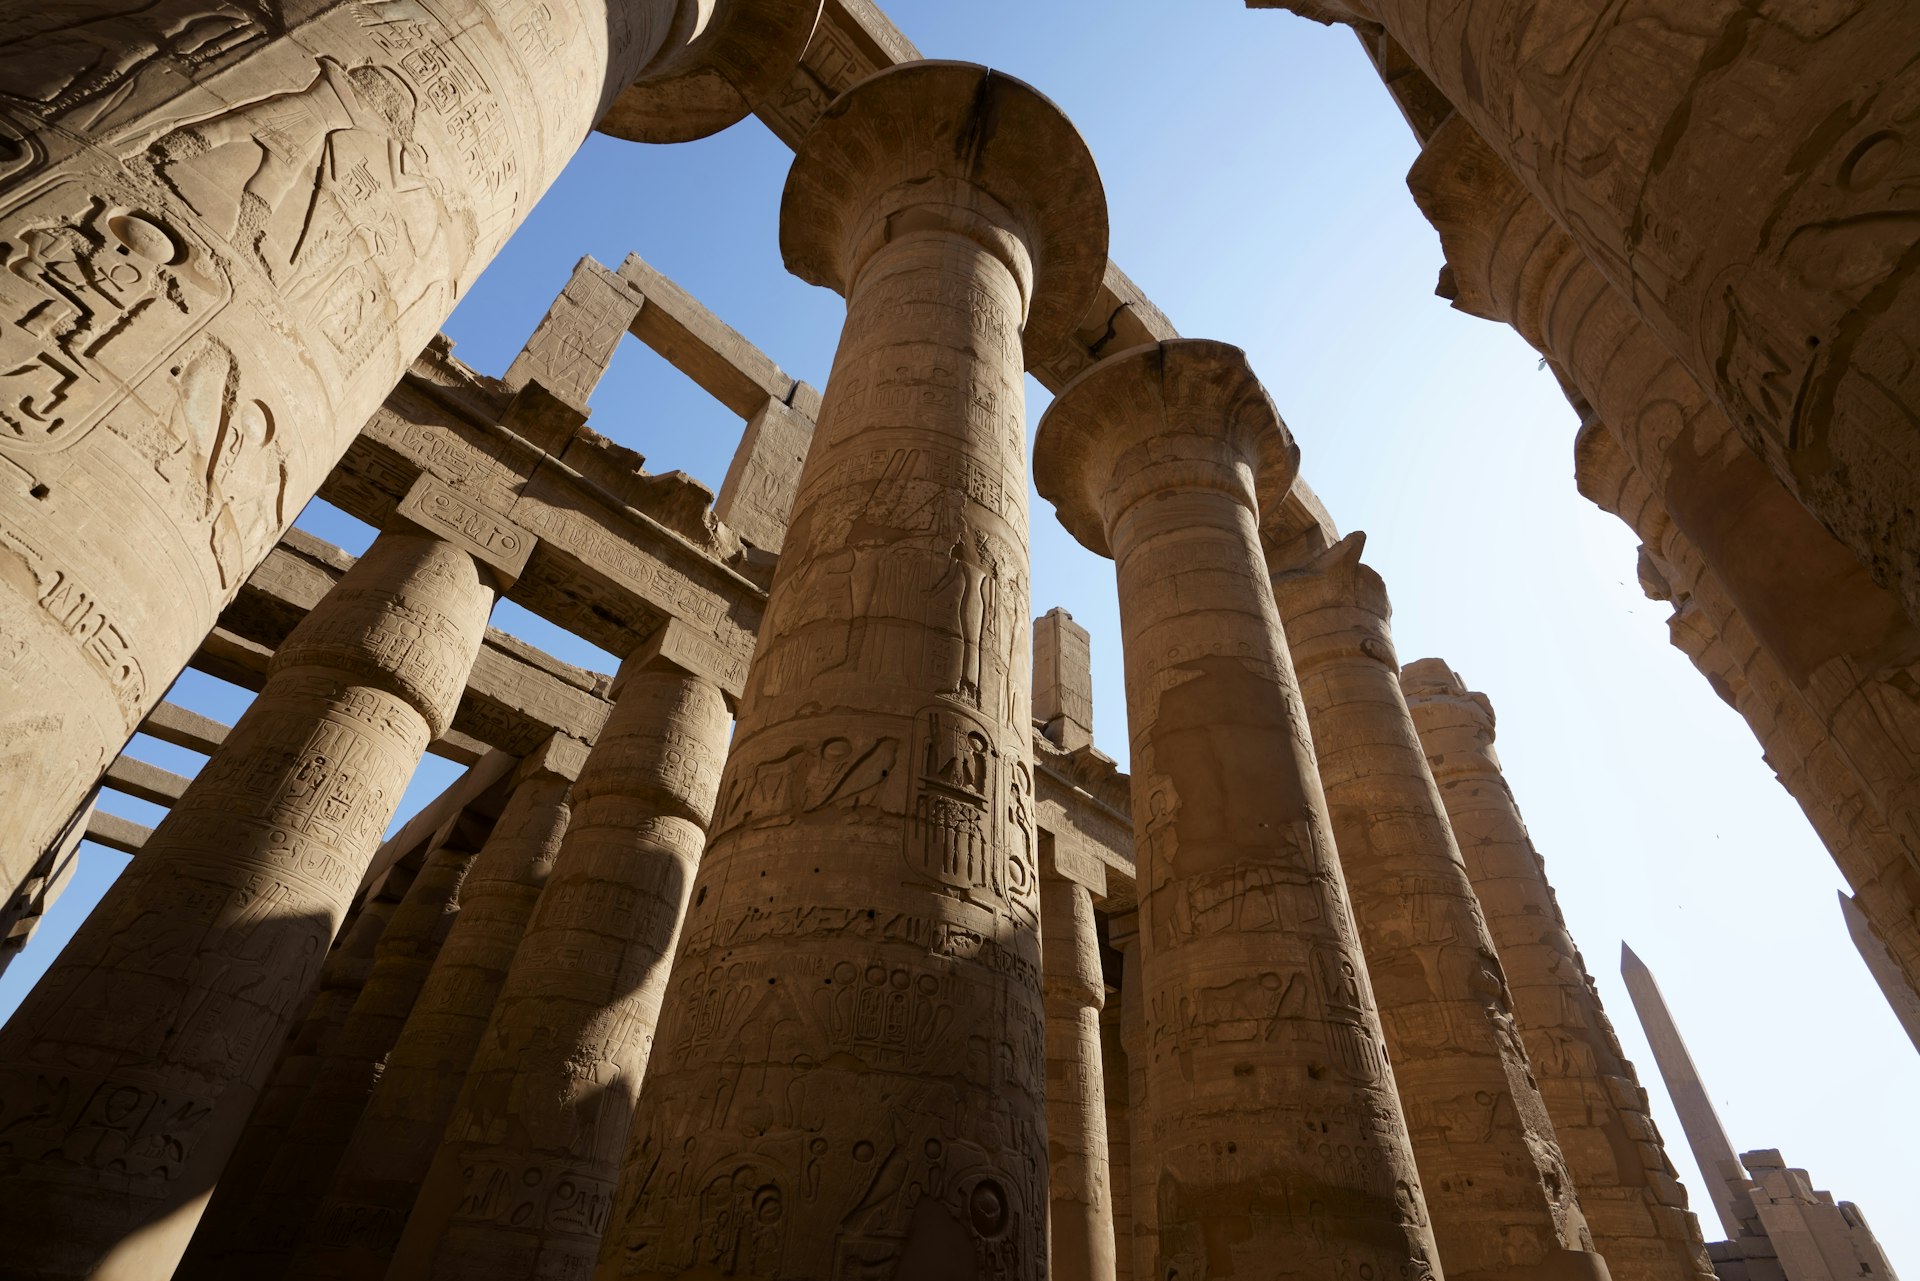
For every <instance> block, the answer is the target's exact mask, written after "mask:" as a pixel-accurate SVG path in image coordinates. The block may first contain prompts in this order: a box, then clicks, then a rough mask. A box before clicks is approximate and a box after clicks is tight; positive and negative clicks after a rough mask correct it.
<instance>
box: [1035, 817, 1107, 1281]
mask: <svg viewBox="0 0 1920 1281" xmlns="http://www.w3.org/2000/svg"><path fill="white" fill-rule="evenodd" d="M1051 845H1052V842H1050V841H1046V840H1044V839H1043V840H1042V842H1041V850H1042V857H1041V869H1040V945H1041V946H1040V953H1041V975H1042V978H1041V987H1042V990H1043V992H1044V993H1045V996H1046V1015H1047V1033H1046V1038H1047V1039H1046V1045H1047V1183H1048V1188H1049V1206H1050V1210H1049V1214H1048V1221H1049V1223H1050V1225H1051V1227H1050V1231H1049V1234H1048V1255H1049V1260H1050V1262H1049V1265H1048V1269H1047V1278H1048V1281H1115V1272H1114V1252H1115V1244H1114V1234H1113V1195H1112V1187H1113V1175H1112V1167H1111V1166H1110V1165H1109V1163H1108V1161H1107V1099H1106V1075H1105V1070H1104V1069H1103V1068H1102V1067H1101V1058H1100V1007H1101V1006H1102V1005H1104V1004H1105V1003H1106V997H1107V983H1106V977H1105V975H1104V974H1103V973H1102V972H1101V969H1100V938H1099V934H1098V932H1097V928H1096V926H1095V924H1094V917H1093V893H1092V891H1091V890H1090V889H1089V888H1088V887H1087V886H1085V885H1082V884H1081V883H1080V882H1078V881H1076V880H1074V879H1073V878H1072V877H1071V876H1070V875H1067V874H1065V873H1064V872H1063V869H1061V868H1060V867H1059V866H1058V865H1057V864H1055V863H1054V861H1053V859H1052V857H1051V852H1052V851H1051Z"/></svg>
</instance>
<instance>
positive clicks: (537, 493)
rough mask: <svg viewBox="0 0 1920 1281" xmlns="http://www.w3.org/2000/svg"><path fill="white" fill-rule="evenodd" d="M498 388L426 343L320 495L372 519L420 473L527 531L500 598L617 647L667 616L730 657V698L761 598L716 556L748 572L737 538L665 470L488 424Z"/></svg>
mask: <svg viewBox="0 0 1920 1281" xmlns="http://www.w3.org/2000/svg"><path fill="white" fill-rule="evenodd" d="M489 384H490V385H489ZM498 386H499V385H498V384H497V383H493V382H492V380H488V379H481V378H480V377H479V376H478V375H475V374H474V373H472V372H471V371H470V370H467V369H466V368H465V366H462V365H460V364H459V363H458V362H457V361H454V360H451V359H450V358H448V357H446V356H445V355H444V354H443V353H441V352H439V351H437V350H433V349H430V350H429V351H428V352H427V353H425V354H424V355H423V356H422V358H421V360H419V361H417V362H415V366H414V370H413V372H412V373H410V374H409V375H408V377H407V378H406V379H405V380H404V381H403V382H402V384H401V385H400V386H399V387H397V388H396V389H395V391H394V393H393V395H391V396H389V397H388V399H387V403H386V405H384V406H383V407H382V408H381V410H380V412H378V413H376V414H375V415H374V416H373V418H372V419H371V420H369V421H368V423H367V426H366V429H365V430H364V431H363V432H362V433H361V435H360V437H359V438H358V439H357V440H356V441H355V442H354V445H353V447H352V448H351V449H349V450H348V451H347V454H346V456H345V457H344V458H343V459H342V460H341V462H340V464H339V466H337V467H336V468H335V469H334V471H333V474H332V475H331V476H329V477H328V479H327V482H326V484H325V485H324V486H322V488H321V494H322V496H323V497H324V498H326V499H327V501H329V502H331V503H333V504H334V505H336V506H338V507H340V508H342V509H343V510H345V511H347V512H348V513H350V514H351V515H354V516H357V517H359V518H360V519H361V520H365V521H368V522H369V523H376V524H377V523H381V522H384V521H385V520H387V519H388V518H389V517H390V515H391V514H392V513H393V512H394V511H395V510H396V509H397V508H398V506H399V504H400V501H401V499H402V498H403V497H404V496H405V495H406V494H407V492H408V490H409V489H411V488H412V486H413V484H414V482H415V481H416V480H418V478H419V477H420V475H421V474H422V473H428V474H431V475H432V476H433V477H434V478H435V479H436V480H438V481H439V482H441V483H442V484H443V485H445V486H446V487H447V488H448V489H450V490H452V491H454V492H455V493H457V494H458V495H460V497H461V498H462V499H464V500H465V501H466V502H467V503H468V504H470V505H471V507H472V508H473V510H474V511H475V512H476V513H485V514H487V515H488V516H490V517H492V518H496V519H502V520H506V521H509V522H511V523H512V524H514V525H516V526H518V527H520V528H521V529H524V530H526V531H527V532H528V533H530V534H532V535H533V536H534V537H535V538H537V539H538V543H537V544H536V545H535V547H534V548H533V551H532V554H531V558H530V559H529V560H528V562H527V565H526V569H525V571H524V572H523V573H522V574H521V575H520V577H519V579H518V580H517V581H516V582H515V583H514V585H513V586H512V588H511V589H510V590H509V591H508V592H507V593H506V595H507V598H508V599H510V600H512V601H514V602H515V603H517V604H519V605H522V606H524V607H525V608H527V609H529V610H531V611H532V612H534V613H536V614H538V615H540V616H541V617H543V618H545V619H547V620H548V621H550V622H553V623H555V624H557V625H559V626H561V627H564V628H566V629H568V630H569V631H572V632H574V633H575V634H577V635H579V636H582V637H585V638H586V639H587V640H590V641H592V642H593V643H594V644H596V645H598V646H600V647H601V648H602V649H606V650H609V651H611V652H613V653H617V654H625V653H631V652H632V651H633V649H634V648H635V647H636V646H638V645H640V644H642V643H644V642H645V640H646V639H647V638H648V637H650V636H651V635H653V634H654V633H655V632H657V631H658V630H659V629H660V627H661V626H662V624H664V623H665V622H666V621H667V620H668V619H669V618H678V619H680V620H681V621H683V622H685V623H687V624H689V625H690V626H691V627H692V628H694V629H695V630H696V631H699V632H701V633H703V634H705V635H707V636H709V637H711V638H712V640H713V642H714V643H715V644H716V645H717V646H719V647H721V648H722V649H725V650H727V651H728V652H730V653H732V654H733V655H735V656H736V658H737V663H736V665H735V667H734V669H733V673H734V674H732V675H729V676H728V677H726V678H725V679H723V680H721V682H720V683H721V687H722V688H723V689H724V690H726V692H727V694H728V696H729V697H737V696H738V694H739V692H740V687H741V682H742V681H744V679H745V674H746V663H747V658H748V656H749V655H750V654H751V652H752V648H753V638H754V636H755V634H756V633H757V632H758V630H759V625H760V611H761V609H762V607H763V606H764V603H765V597H764V595H763V593H762V591H761V589H760V587H759V585H758V584H757V583H755V582H754V581H752V580H751V579H749V578H746V577H744V576H743V575H742V573H740V572H738V571H736V570H735V569H734V568H730V567H729V565H728V564H727V563H725V562H726V560H728V559H731V560H733V561H734V562H735V563H738V564H740V565H742V566H743V567H750V566H749V565H748V561H749V557H748V555H747V553H746V552H745V551H744V550H743V549H742V548H741V547H740V544H739V541H738V539H737V538H736V537H735V536H734V535H733V534H732V533H731V532H730V531H728V530H727V529H726V528H725V527H724V526H720V525H718V524H717V522H714V521H713V518H712V516H711V514H710V513H708V512H707V506H708V504H709V503H710V501H711V495H710V494H709V493H708V491H706V490H705V488H704V487H702V486H699V485H698V483H697V482H693V481H691V479H690V478H686V477H682V476H680V475H679V474H678V473H673V474H671V475H668V476H650V475H647V474H645V473H643V472H641V471H640V470H639V466H638V464H639V461H640V460H639V457H638V456H637V455H634V454H632V453H631V451H627V450H622V449H620V448H619V447H618V446H616V445H613V444H611V442H603V441H600V440H599V438H598V437H594V436H592V434H591V433H586V432H584V431H583V433H582V438H581V439H576V440H574V441H573V442H572V443H571V444H570V445H569V446H568V447H567V454H566V457H565V458H564V459H560V458H555V457H553V456H552V455H550V454H548V453H546V452H544V451H542V450H541V449H540V448H539V447H538V446H536V445H534V444H533V443H531V442H529V441H527V440H526V439H524V438H522V437H521V436H519V435H516V434H515V433H514V432H512V431H511V430H509V429H507V428H506V427H503V426H501V425H500V420H501V419H502V417H503V416H504V413H505V408H506V401H505V400H504V399H503V397H502V395H501V393H499V392H498V391H497V390H496V389H497V388H498ZM576 464H578V465H576ZM588 467H592V468H593V471H592V472H591V473H589V472H588V471H587V470H586V469H587V468H588ZM615 486H617V487H618V490H617V491H616V489H615V488H614V487H615Z"/></svg>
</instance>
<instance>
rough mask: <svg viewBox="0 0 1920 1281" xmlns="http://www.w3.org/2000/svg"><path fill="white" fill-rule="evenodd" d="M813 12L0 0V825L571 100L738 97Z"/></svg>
mask: <svg viewBox="0 0 1920 1281" xmlns="http://www.w3.org/2000/svg"><path fill="white" fill-rule="evenodd" d="M819 8H820V5H819V0H626V2H623V3H619V4H608V3H605V2H604V0H437V2H436V3H434V4H431V5H421V4H406V5H392V4H375V5H374V6H372V7H371V8H369V7H368V6H367V5H366V4H361V3H347V2H346V0H311V2H310V3H303V4H300V5H296V6H292V7H285V6H279V5H266V4H218V3H201V2H198V0H155V2H153V3H139V4H135V3H126V2H124V0H76V2H75V3H68V4H60V5H53V6H48V5H39V6H35V5H26V6H19V5H16V6H9V7H8V11H7V13H6V14H5V15H4V16H0V84H4V85H5V86H6V93H7V98H6V103H5V105H4V107H0V259H4V260H5V261H6V263H7V270H6V271H4V272H0V531H3V532H0V566H4V573H0V582H3V583H4V586H3V587H0V636H3V637H6V638H7V641H6V643H5V644H3V645H0V757H4V758H6V759H8V760H9V761H11V762H12V764H11V765H10V767H9V768H8V769H7V770H6V771H4V772H3V773H0V810H4V811H5V812H6V813H8V814H9V815H11V816H12V817H11V820H10V822H11V830H10V833H9V839H8V840H7V842H6V846H7V848H9V849H26V850H37V849H40V848H43V847H44V846H45V845H46V844H48V843H49V841H50V840H51V838H52V837H53V835H54V833H55V832H56V831H57V829H58V827H59V825H60V824H61V823H62V822H64V821H65V819H66V817H67V816H68V815H69V814H71V813H72V812H73V810H74V807H75V805H76V804H77V803H78V802H79V801H80V800H81V798H82V797H83V796H85V794H86V792H87V789H88V788H90V787H91V786H92V785H93V782H94V780H95V779H96V778H97V777H98V776H99V774H100V773H101V771H102V770H104V769H105V768H106V765H107V763H108V761H109V760H110V759H111V758H112V757H113V755H114V754H115V753H116V752H118V751H119V749H120V747H121V745H122V744H123V743H124V742H125V741H126V740H127V738H128V736H129V735H131V734H132V733H133V731H134V729H135V728H136V727H137V726H138V724H139V723H140V721H141V719H142V718H143V717H144V715H145V713H146V712H147V710H148V709H150V708H151V707H152V706H153V704H154V703H155V702H156V701H157V700H158V699H159V697H160V694H161V692H162V691H164V690H165V689H166V687H167V684H168V682H169V681H171V680H172V679H173V677H174V675H175V674H176V673H177V672H178V671H179V670H180V669H181V668H182V667H183V666H184V665H185V664H186V662H187V660H188V658H189V657H191V656H192V654H193V652H194V650H195V648H196V647H197V646H198V645H199V644H200V641H201V639H202V637H204V636H205V635H206V634H207V632H208V630H209V629H210V628H211V627H212V626H213V623H214V620H215V618H216V617H217V616H218V614H219V612H220V609H221V607H222V605H224V604H225V602H226V601H227V600H229V599H230V598H231V597H232V596H233V594H234V593H235V591H236V590H238V588H239V586H240V583H241V582H242V581H243V580H244V579H245V578H246V576H247V574H248V572H249V571H251V570H252V568H253V567H254V565H255V564H257V563H258V562H259V560H260V558H261V557H263V556H264V555H265V554H266V553H267V551H268V550H269V549H270V548H271V547H272V546H273V544H274V542H275V540H276V539H277V538H278V537H279V535H280V533H281V531H282V530H283V529H284V528H285V527H286V525H287V523H288V522H290V521H291V520H292V519H293V517H294V515H295V514H296V513H297V512H298V511H299V510H300V508H301V506H302V504H304V503H305V502H306V500H307V499H308V498H309V497H311V496H312V494H313V493H314V491H315V489H316V488H317V487H318V486H319V484H320V482H321V481H322V480H323V479H324V478H325V477H326V475H327V473H328V471H329V470H330V469H331V468H332V466H333V464H334V463H335V462H336V461H337V460H338V458H339V457H340V455H341V454H342V453H343V452H344V451H345V449H346V448H347V446H348V445H349V444H350V443H351V442H352V440H353V438H354V435H355V433H357V432H358V431H359V430H360V427H361V424H363V423H364V422H366V420H367V418H368V417H369V416H370V415H371V414H372V413H373V412H374V410H376V409H377V408H378V407H379V405H380V403H381V400H382V398H384V397H385V396H386V394H387V392H388V391H389V390H390V389H391V388H392V387H393V384H394V383H395V381H397V380H398V378H399V376H400V375H401V373H403V372H404V371H405V369H406V367H407V364H408V362H409V361H411V360H412V359H413V357H414V355H415V354H416V353H417V352H419V351H420V349H421V348H422V347H423V346H424V345H425V344H426V342H427V340H428V339H429V338H431V337H432V336H433V334H434V332H435V330H437V329H438V328H439V326H440V323H441V321H443V320H444V319H445V318H446V316H447V313H448V312H449V311H451V310H452V308H453V304H454V301H455V299H456V298H458V297H460V296H461V295H463V294H464V293H465V292H466V289H467V287H468V286H469V285H471V284H472V282H473V281H474V279H475V278H476V277H477V276H479V274H480V272H481V271H482V269H484V268H485V267H486V265H487V263H488V261H489V260H490V259H491V258H492V257H493V255H494V253H495V251H496V250H498V249H499V247H500V246H501V245H502V244H503V243H505V241H506V239H507V237H508V236H509V235H510V234H511V233H512V232H513V230H514V227H515V226H516V225H517V224H518V222H519V221H520V219H521V218H522V217H524V216H525V214H526V212H527V210H528V209H529V208H531V207H532V205H533V203H534V202H535V201H536V200H537V199H538V198H539V196H540V194H541V192H543V191H544V190H545V189H546V187H547V185H548V184H549V183H550V182H552V180H553V179H554V177H555V176H556V175H557V174H558V173H559V172H560V169H561V167H562V166H563V165H565V164H566V162H567V160H568V159H569V158H570V157H571V156H572V155H573V152H574V150H575V149H576V148H577V147H578V146H579V144H580V141H581V139H583V138H584V137H585V136H586V134H587V131H588V130H589V129H590V128H591V127H593V125H594V123H595V122H596V121H600V120H602V119H603V118H604V119H605V120H606V122H607V127H609V128H612V129H614V130H615V131H617V132H619V131H624V132H625V134H626V136H632V137H645V138H649V139H653V138H661V137H665V136H669V135H670V136H688V135H689V134H697V133H699V132H710V131H712V130H713V129H715V128H719V127H721V126H723V125H725V124H730V123H732V122H733V121H734V120H738V119H740V118H741V117H742V116H743V115H745V114H746V113H747V111H748V110H750V109H751V106H752V104H753V102H754V101H756V100H757V99H758V97H759V96H760V95H762V94H764V93H767V92H771V91H772V90H774V89H775V88H778V87H780V86H783V85H785V83H786V81H787V77H788V75H789V74H790V72H791V70H792V68H793V66H794V65H795V63H796V62H797V61H798V59H799V56H800V53H801V51H802V50H803V49H804V47H805V45H806V43H807V40H808V37H809V36H810V34H811V32H812V28H813V23H814V19H815V17H816V16H817V14H818V12H819ZM610 108H611V109H612V110H611V112H610ZM128 548H138V549H140V552H139V554H138V555H128V554H127V552H126V549H128ZM8 870H10V869H9V864H8V860H7V859H6V857H5V856H4V855H0V881H6V882H7V883H8V884H11V883H12V881H11V880H8V878H7V877H6V875H5V873H6V872H7V871H8ZM13 879H14V880H17V879H18V878H17V876H16V877H15V878H13Z"/></svg>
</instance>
